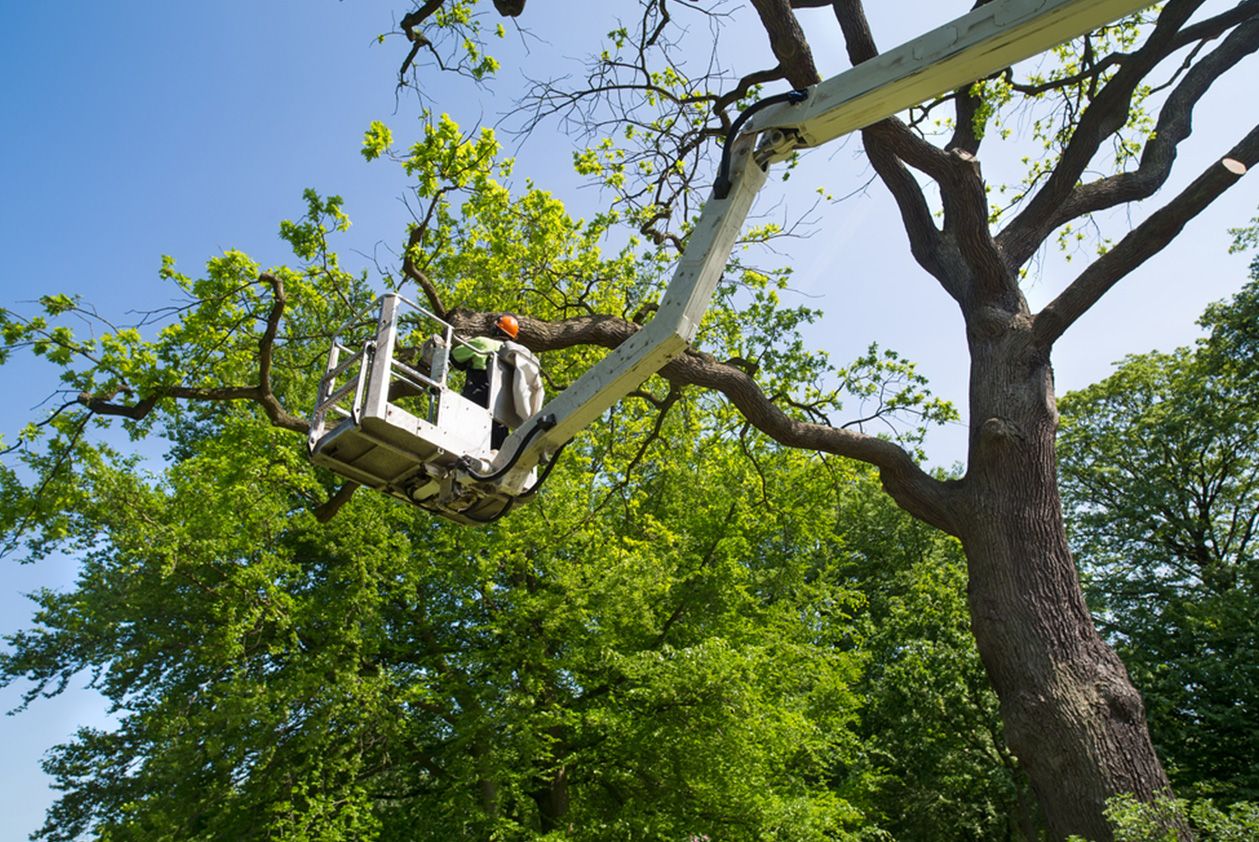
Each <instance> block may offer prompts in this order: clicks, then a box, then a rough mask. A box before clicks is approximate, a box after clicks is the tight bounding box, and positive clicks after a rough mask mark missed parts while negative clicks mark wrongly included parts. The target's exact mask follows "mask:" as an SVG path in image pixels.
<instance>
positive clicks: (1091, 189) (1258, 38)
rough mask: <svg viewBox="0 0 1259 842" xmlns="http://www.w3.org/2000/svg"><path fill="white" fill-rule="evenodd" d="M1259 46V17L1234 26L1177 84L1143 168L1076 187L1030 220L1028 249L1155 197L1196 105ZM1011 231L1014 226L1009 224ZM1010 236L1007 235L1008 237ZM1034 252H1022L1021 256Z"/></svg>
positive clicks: (1185, 135)
mask: <svg viewBox="0 0 1259 842" xmlns="http://www.w3.org/2000/svg"><path fill="white" fill-rule="evenodd" d="M1256 12H1259V8H1256ZM1256 50H1259V17H1255V18H1252V19H1251V20H1250V21H1248V22H1246V23H1244V24H1242V25H1241V26H1239V27H1237V28H1236V29H1235V30H1233V32H1232V33H1230V34H1229V36H1228V37H1227V38H1225V39H1224V41H1223V43H1221V44H1220V46H1219V47H1217V48H1216V49H1215V50H1213V51H1211V52H1210V53H1209V54H1208V55H1206V56H1205V57H1204V58H1202V59H1201V60H1200V61H1199V62H1197V63H1196V64H1195V65H1193V67H1192V68H1191V69H1190V70H1189V72H1188V73H1186V74H1185V78H1184V79H1183V80H1182V81H1181V82H1180V83H1179V84H1178V85H1177V86H1176V87H1175V89H1173V91H1172V93H1171V95H1170V96H1169V97H1168V99H1167V102H1166V103H1165V104H1164V105H1163V108H1162V109H1161V111H1160V112H1159V116H1158V122H1157V124H1156V126H1155V129H1154V134H1153V137H1152V138H1151V139H1150V140H1149V141H1148V142H1147V143H1146V145H1145V149H1144V150H1143V151H1142V154H1141V161H1140V164H1139V165H1138V167H1137V169H1136V170H1134V171H1132V172H1126V173H1118V174H1116V175H1112V176H1107V177H1105V178H1100V179H1097V180H1095V181H1092V182H1089V183H1087V184H1083V185H1080V186H1078V187H1076V188H1075V189H1074V190H1073V191H1072V192H1071V194H1070V195H1069V196H1068V197H1067V198H1066V199H1065V200H1064V201H1063V202H1062V204H1061V205H1060V206H1059V207H1058V208H1057V209H1056V210H1055V211H1054V212H1053V213H1050V214H1047V215H1046V216H1044V217H1042V218H1040V219H1033V220H1028V224H1027V225H1025V226H1024V229H1023V231H1021V232H1019V233H1018V234H1017V235H1015V234H1012V235H1011V238H1013V237H1015V236H1020V237H1024V238H1025V239H1024V243H1025V245H1024V249H1026V248H1027V247H1030V246H1031V244H1033V243H1036V244H1037V246H1038V247H1039V243H1041V242H1043V241H1044V240H1045V238H1047V237H1048V236H1049V235H1050V234H1051V233H1052V232H1053V231H1054V230H1055V229H1057V228H1058V227H1059V226H1061V225H1064V224H1065V223H1067V222H1069V221H1071V220H1072V219H1075V218H1076V217H1078V216H1082V215H1084V214H1086V213H1092V212H1095V211H1099V210H1104V209H1106V208H1110V207H1114V206H1116V205H1120V204H1124V203H1127V202H1134V201H1139V200H1141V199H1146V198H1149V197H1150V196H1152V195H1153V194H1154V193H1155V192H1156V191H1157V190H1158V189H1159V188H1160V187H1162V186H1163V184H1164V183H1165V182H1166V181H1167V178H1168V176H1170V175H1171V171H1172V165H1173V163H1174V162H1175V160H1176V152H1177V148H1178V146H1179V145H1180V143H1181V142H1182V141H1184V140H1185V139H1186V138H1188V137H1189V135H1190V133H1191V132H1192V131H1193V109H1194V107H1195V106H1196V105H1197V103H1198V101H1199V100H1200V99H1201V98H1202V96H1203V95H1204V94H1205V93H1206V92H1207V91H1208V90H1209V89H1210V87H1211V85H1212V84H1213V83H1214V82H1215V80H1216V79H1218V78H1219V77H1220V76H1221V75H1223V74H1224V73H1226V72H1227V71H1228V70H1230V69H1232V68H1233V67H1234V66H1236V65H1237V63H1238V62H1239V61H1241V60H1242V59H1243V58H1245V57H1246V56H1248V55H1250V54H1251V53H1254V52H1255V51H1256ZM1007 230H1009V229H1007ZM1002 239H1003V241H1005V238H1004V237H1003V238H1002ZM1027 256H1030V255H1024V254H1023V253H1018V254H1016V255H1013V257H1014V258H1015V259H1018V258H1025V257H1027Z"/></svg>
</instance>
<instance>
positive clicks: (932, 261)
mask: <svg viewBox="0 0 1259 842" xmlns="http://www.w3.org/2000/svg"><path fill="white" fill-rule="evenodd" d="M861 136H862V141H863V145H864V146H865V150H866V156H867V157H868V158H869V159H870V165H871V166H873V167H874V171H875V172H876V173H878V175H879V178H880V179H882V181H883V183H884V184H885V185H886V186H887V189H888V190H889V191H890V192H891V194H892V198H893V199H894V200H895V201H896V206H897V208H898V209H899V210H900V214H901V222H902V224H903V225H904V227H905V233H906V234H908V235H909V250H910V253H911V254H913V256H914V260H916V261H917V262H918V265H919V266H921V267H922V268H923V269H926V270H927V272H929V273H930V274H931V276H932V277H934V278H935V279H936V280H937V281H939V282H940V284H941V285H942V286H943V287H944V289H945V290H946V291H947V292H948V294H949V295H951V296H953V298H954V299H955V300H958V301H960V300H961V298H962V296H963V295H964V293H965V290H964V289H961V288H959V287H958V286H957V284H956V283H954V281H953V276H952V275H951V274H950V273H949V272H947V271H946V270H945V267H944V265H943V263H942V261H941V259H940V249H941V241H940V230H939V229H938V228H936V225H935V220H934V219H933V218H932V216H931V207H930V206H929V205H928V204H927V198H926V196H924V195H923V192H922V188H921V187H920V186H919V185H918V181H917V179H915V178H914V176H913V174H912V173H911V172H910V171H909V168H908V167H906V166H905V165H904V164H903V163H902V162H901V160H900V159H899V158H897V157H896V156H895V155H893V154H892V153H891V151H889V150H888V148H887V145H886V144H881V143H879V142H878V139H877V138H872V137H870V131H869V130H868V129H867V130H863V131H862V133H861Z"/></svg>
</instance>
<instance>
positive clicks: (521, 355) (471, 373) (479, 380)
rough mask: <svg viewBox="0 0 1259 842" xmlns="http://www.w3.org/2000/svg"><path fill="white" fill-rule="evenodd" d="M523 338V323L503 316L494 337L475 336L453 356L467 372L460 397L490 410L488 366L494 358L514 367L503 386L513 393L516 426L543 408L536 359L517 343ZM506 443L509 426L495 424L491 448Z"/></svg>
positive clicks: (499, 319) (454, 361)
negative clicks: (521, 325)
mask: <svg viewBox="0 0 1259 842" xmlns="http://www.w3.org/2000/svg"><path fill="white" fill-rule="evenodd" d="M519 335H520V320H519V319H517V318H516V317H515V316H513V315H512V314H511V313H503V314H502V315H500V316H499V317H498V318H497V319H495V320H494V331H493V335H492V336H475V337H473V338H471V339H469V340H467V342H466V344H464V343H456V344H455V347H454V349H453V350H452V351H451V353H450V358H451V361H452V362H453V363H454V365H455V366H456V367H458V368H461V369H464V370H465V371H467V378H466V379H465V380H464V384H463V391H462V392H461V394H462V395H463V396H464V397H465V398H467V399H468V400H470V401H472V402H474V403H477V404H480V405H481V406H483V407H485V408H486V409H490V377H489V372H488V368H489V363H490V357H491V356H492V355H495V354H497V355H499V356H501V357H502V358H503V359H504V361H505V362H507V363H509V364H510V365H512V366H513V368H514V372H513V374H512V382H511V383H510V384H504V386H505V387H507V386H509V387H510V389H511V393H512V397H513V400H512V402H511V405H512V408H513V409H514V410H515V412H514V415H515V417H514V418H510V419H507V420H509V421H513V422H514V425H515V424H519V423H521V422H523V421H524V419H525V418H528V417H529V416H530V415H532V414H533V413H535V412H537V411H538V409H540V408H541V406H542V382H541V380H542V378H541V375H540V373H539V370H538V362H537V359H536V358H535V357H534V356H533V354H531V353H530V352H529V350H528V349H527V348H525V347H524V346H523V345H518V344H516V342H515V339H516V337H517V336H519ZM506 439H507V425H506V424H503V423H502V422H500V421H498V420H495V421H494V422H493V426H492V427H491V431H490V447H491V448H493V449H494V450H498V449H499V448H500V447H502V444H503V442H504V441H505V440H506Z"/></svg>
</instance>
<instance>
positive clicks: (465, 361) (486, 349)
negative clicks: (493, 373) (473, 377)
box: [450, 336, 503, 371]
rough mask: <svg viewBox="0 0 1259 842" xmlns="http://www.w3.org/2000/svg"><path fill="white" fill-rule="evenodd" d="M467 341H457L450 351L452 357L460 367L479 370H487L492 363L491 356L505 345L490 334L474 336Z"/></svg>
mask: <svg viewBox="0 0 1259 842" xmlns="http://www.w3.org/2000/svg"><path fill="white" fill-rule="evenodd" d="M467 343H468V344H467V345H464V344H462V343H455V348H454V350H453V351H451V352H450V358H451V359H452V360H454V363H455V365H457V366H459V367H460V368H475V369H476V370H477V371H485V368H486V366H488V365H489V364H490V357H491V356H492V355H494V354H497V353H498V349H499V348H501V347H503V343H502V342H500V341H499V340H497V339H490V338H489V337H488V336H474V337H472V338H471V339H469V340H467Z"/></svg>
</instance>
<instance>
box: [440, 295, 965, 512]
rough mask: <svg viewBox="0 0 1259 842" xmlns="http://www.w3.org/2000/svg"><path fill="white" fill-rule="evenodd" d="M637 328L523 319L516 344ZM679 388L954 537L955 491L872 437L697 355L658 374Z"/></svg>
mask: <svg viewBox="0 0 1259 842" xmlns="http://www.w3.org/2000/svg"><path fill="white" fill-rule="evenodd" d="M493 319H494V314H493V313H474V312H469V311H466V310H455V311H453V312H452V314H451V323H452V324H453V325H454V326H455V330H456V332H458V333H475V332H479V331H485V330H488V329H489V327H490V325H491V324H492V323H493ZM639 329H640V328H639V326H638V325H636V324H634V323H633V322H629V321H626V320H624V319H618V318H615V317H612V316H581V317H578V318H573V319H565V320H564V321H560V322H547V321H542V320H540V319H532V318H529V317H522V318H521V320H520V336H519V337H518V339H517V341H519V342H520V343H521V344H522V345H524V346H525V347H527V348H529V349H530V350H532V351H535V352H544V351H553V350H558V349H561V348H569V347H572V346H575V345H598V346H602V347H605V348H615V347H617V346H618V345H620V344H621V343H622V342H624V341H625V340H626V339H628V338H629V337H630V336H632V335H633V334H634V333H635V332H637V331H638V330H639ZM660 374H661V376H663V377H664V378H665V379H666V380H668V381H670V382H671V383H673V384H675V385H677V386H700V387H703V388H706V389H712V390H714V391H718V392H721V393H722V394H723V395H725V396H726V397H727V398H728V399H729V400H730V402H731V403H732V404H734V406H735V407H736V408H737V409H738V410H739V412H740V413H742V414H743V416H744V417H745V418H747V420H748V421H749V422H750V423H751V424H752V425H753V426H754V427H756V428H757V429H758V430H760V431H761V432H763V433H765V434H766V435H768V436H769V437H770V438H772V439H774V440H775V441H777V442H779V443H781V444H784V445H786V446H788V447H797V448H803V449H806V450H818V451H822V452H825V453H833V454H835V455H837V456H845V457H848V458H851V459H857V460H859V461H862V462H866V463H868V464H871V465H874V466H875V467H877V468H878V469H879V471H880V476H881V477H882V480H883V486H884V488H885V489H887V491H888V493H889V494H891V495H892V497H893V498H894V499H895V500H896V501H897V502H898V503H899V504H900V505H901V506H902V507H904V508H905V509H906V510H907V511H909V512H910V513H911V514H913V515H915V516H916V517H919V518H921V519H922V520H924V521H926V522H927V523H930V524H932V525H934V526H936V527H938V528H939V529H942V530H944V531H946V532H949V533H950V534H956V524H955V523H954V519H953V518H954V514H953V506H952V500H953V490H952V489H953V487H952V486H951V485H950V484H948V483H944V482H941V481H939V480H936V479H934V478H933V477H931V476H930V475H929V474H927V473H926V472H925V471H923V470H922V469H921V468H920V467H919V466H918V465H917V464H916V463H915V462H914V460H913V458H912V457H911V456H910V455H909V454H908V453H907V452H906V451H905V450H904V449H902V448H900V447H898V446H897V445H895V444H893V443H892V442H890V441H887V440H885V439H881V438H878V437H877V436H871V435H866V434H864V433H860V432H855V431H852V430H844V429H839V428H836V427H830V426H827V425H824V424H811V423H806V422H803V421H797V420H796V419H794V418H792V417H791V416H789V415H788V414H787V413H785V412H783V410H782V409H780V408H779V407H778V406H776V405H775V404H774V402H773V401H772V400H770V398H769V397H768V396H767V395H766V394H765V393H764V392H763V391H762V390H761V388H760V386H758V385H757V383H756V381H755V380H754V379H753V378H752V377H751V376H749V375H748V374H747V373H746V372H744V371H743V370H741V369H740V368H738V367H736V366H734V365H728V364H726V363H722V362H720V361H718V360H716V359H715V358H713V357H712V356H710V355H708V354H704V353H700V352H698V351H693V350H692V351H688V352H687V353H685V354H684V355H683V356H681V357H679V358H677V359H676V360H674V361H673V362H670V363H669V364H668V365H666V366H665V367H664V368H663V369H661V371H660Z"/></svg>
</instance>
